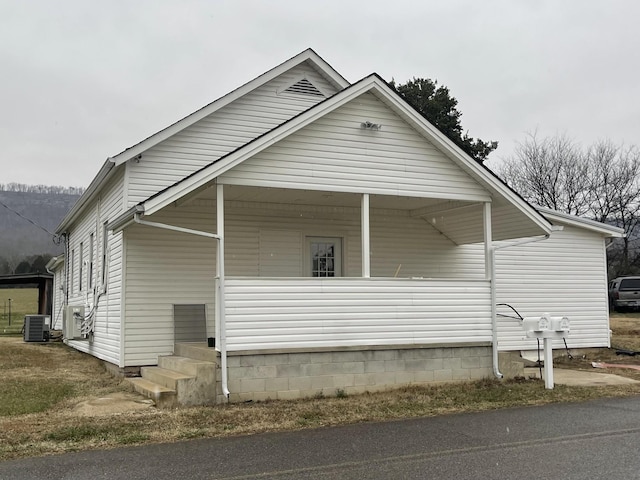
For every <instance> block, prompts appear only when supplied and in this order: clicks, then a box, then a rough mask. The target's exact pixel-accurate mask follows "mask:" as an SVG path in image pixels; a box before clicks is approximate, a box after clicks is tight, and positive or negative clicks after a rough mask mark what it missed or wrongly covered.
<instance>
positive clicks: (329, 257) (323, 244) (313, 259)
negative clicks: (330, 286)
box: [307, 237, 342, 277]
mask: <svg viewBox="0 0 640 480" xmlns="http://www.w3.org/2000/svg"><path fill="white" fill-rule="evenodd" d="M307 252H308V255H309V259H308V263H307V266H308V267H307V268H308V269H309V270H308V273H309V274H310V276H312V277H341V276H342V239H341V238H338V237H307Z"/></svg>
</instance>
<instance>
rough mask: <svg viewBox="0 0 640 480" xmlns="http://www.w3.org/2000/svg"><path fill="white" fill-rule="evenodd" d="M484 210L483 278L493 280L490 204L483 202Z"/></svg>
mask: <svg viewBox="0 0 640 480" xmlns="http://www.w3.org/2000/svg"><path fill="white" fill-rule="evenodd" d="M483 207H484V209H483V210H482V220H483V223H484V278H485V279H486V280H493V278H491V277H492V270H491V264H492V260H493V259H492V255H491V247H492V243H493V238H492V235H491V203H490V202H485V203H484V204H483Z"/></svg>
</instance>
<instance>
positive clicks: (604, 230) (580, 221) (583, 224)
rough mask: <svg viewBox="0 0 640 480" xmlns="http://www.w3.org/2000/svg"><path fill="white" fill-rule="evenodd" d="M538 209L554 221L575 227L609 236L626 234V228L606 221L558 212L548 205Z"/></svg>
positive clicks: (620, 236) (621, 236) (619, 236)
mask: <svg viewBox="0 0 640 480" xmlns="http://www.w3.org/2000/svg"><path fill="white" fill-rule="evenodd" d="M536 208H537V210H538V211H539V212H540V213H541V214H542V215H544V216H545V217H547V218H548V219H549V220H550V221H552V222H558V223H563V224H566V225H570V226H573V227H578V228H583V229H585V230H590V231H592V232H596V233H599V234H601V235H605V236H607V237H615V238H623V237H624V236H625V233H624V229H622V228H620V227H614V226H613V225H607V224H606V223H601V222H596V221H595V220H589V219H587V218H582V217H578V216H576V215H570V214H568V213H563V212H558V211H557V210H552V209H550V208H546V207H536Z"/></svg>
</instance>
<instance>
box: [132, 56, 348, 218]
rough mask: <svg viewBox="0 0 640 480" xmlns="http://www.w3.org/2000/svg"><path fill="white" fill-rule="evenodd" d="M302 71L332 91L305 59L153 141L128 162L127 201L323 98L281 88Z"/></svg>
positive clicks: (144, 196)
mask: <svg viewBox="0 0 640 480" xmlns="http://www.w3.org/2000/svg"><path fill="white" fill-rule="evenodd" d="M303 75H304V76H306V78H307V79H309V80H310V81H311V82H312V83H313V84H314V85H317V86H318V87H319V88H320V89H321V90H322V91H323V92H325V93H326V94H328V95H332V94H334V93H335V92H336V89H335V88H334V87H333V86H332V85H331V84H329V83H328V82H327V81H326V80H325V79H324V78H323V77H322V76H320V75H319V74H318V73H317V72H315V70H313V69H312V67H311V66H310V65H308V64H306V63H304V64H302V65H298V66H296V67H294V68H292V69H291V70H289V71H288V72H286V73H284V74H283V75H281V76H279V77H277V78H275V79H273V80H272V81H270V82H267V83H266V84H264V85H262V86H261V87H259V88H257V89H256V90H254V91H252V92H251V93H249V94H247V95H245V96H243V97H240V98H238V99H236V100H234V101H233V102H232V103H230V104H228V105H226V106H225V107H222V108H221V109H220V110H218V111H216V112H215V113H213V114H211V115H209V116H208V117H206V118H204V119H202V120H200V121H198V122H196V123H195V124H194V125H192V126H190V127H188V128H186V129H184V130H183V131H181V132H180V133H178V134H176V135H174V136H172V137H171V138H169V139H167V140H165V141H163V142H161V143H159V144H158V145H156V146H154V147H152V148H151V149H149V150H148V151H146V152H145V153H144V154H143V155H142V158H141V159H140V160H139V161H138V162H137V163H136V162H127V168H128V197H127V198H128V206H129V207H130V206H133V205H135V204H137V203H138V202H141V201H143V200H146V199H147V198H149V197H150V196H151V195H153V194H155V193H157V192H159V191H161V190H163V189H164V188H166V187H168V186H170V185H173V184H174V183H175V182H177V181H179V180H182V179H183V178H184V177H186V176H187V175H189V174H191V173H193V172H195V171H196V170H199V169H200V168H202V167H204V166H206V165H208V164H210V163H211V162H213V161H215V160H217V159H218V158H220V157H222V156H223V155H225V154H227V153H229V152H231V151H233V150H235V149H236V148H238V147H240V146H242V145H244V144H246V143H248V142H250V141H251V140H253V139H254V138H256V137H258V136H260V135H261V134H263V133H265V132H267V131H269V130H271V129H272V128H274V127H276V126H278V125H280V124H282V123H284V122H285V121H287V120H289V119H290V118H292V117H294V116H295V115H297V114H298V113H300V112H302V111H304V110H306V109H308V108H310V107H312V106H313V105H315V104H317V103H319V102H320V101H322V100H324V97H322V96H315V95H302V94H289V93H284V92H282V90H283V89H284V88H286V87H287V86H289V84H291V83H293V82H295V81H296V79H299V78H301V77H302V76H303Z"/></svg>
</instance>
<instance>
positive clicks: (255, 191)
mask: <svg viewBox="0 0 640 480" xmlns="http://www.w3.org/2000/svg"><path fill="white" fill-rule="evenodd" d="M215 191H216V190H215V188H205V189H203V190H200V191H199V192H198V193H197V194H196V195H194V196H192V197H191V198H190V199H189V200H194V199H205V200H215V197H216V195H215ZM224 196H225V200H228V201H241V202H260V203H265V204H272V205H274V206H276V205H278V204H280V205H283V204H286V205H313V206H329V207H346V208H356V209H359V208H360V200H361V196H360V194H357V193H343V192H329V191H319V190H297V189H283V188H266V187H248V186H239V185H226V186H225V190H224ZM501 200H502V199H497V201H496V202H494V203H493V208H492V230H493V238H494V240H509V239H514V238H522V237H530V236H535V235H541V234H544V233H545V232H543V231H542V230H541V229H540V228H539V227H538V226H537V225H535V224H534V223H533V222H531V220H530V219H529V218H527V217H526V216H525V215H524V214H523V213H522V212H520V211H518V209H517V208H515V207H514V206H513V205H511V204H510V203H509V202H506V201H504V200H502V201H501ZM187 203H188V201H187ZM370 206H371V208H372V209H388V210H400V211H405V212H406V214H408V215H410V216H412V217H418V218H422V219H424V220H425V221H426V222H428V223H429V224H431V225H432V226H433V228H435V229H436V230H438V231H439V232H440V233H442V234H443V235H445V236H446V237H447V238H449V239H450V240H451V241H453V242H454V243H456V244H458V245H463V244H469V243H480V242H483V241H484V232H483V220H482V204H481V203H477V202H476V203H474V202H469V201H462V200H446V199H442V198H426V197H401V196H391V195H371V198H370Z"/></svg>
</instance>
